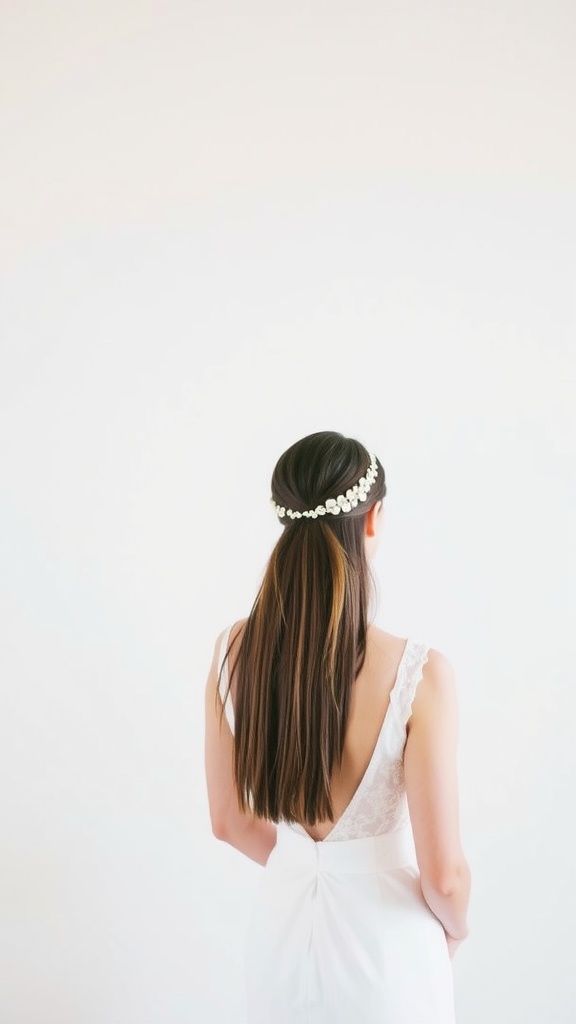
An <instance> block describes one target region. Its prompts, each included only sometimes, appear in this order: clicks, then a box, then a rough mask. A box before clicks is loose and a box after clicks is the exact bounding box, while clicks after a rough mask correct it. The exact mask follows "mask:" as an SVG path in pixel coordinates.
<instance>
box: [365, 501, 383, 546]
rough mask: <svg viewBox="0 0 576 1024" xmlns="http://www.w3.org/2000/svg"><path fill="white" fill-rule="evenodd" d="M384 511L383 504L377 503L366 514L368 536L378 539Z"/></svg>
mask: <svg viewBox="0 0 576 1024" xmlns="http://www.w3.org/2000/svg"><path fill="white" fill-rule="evenodd" d="M381 510H382V502H381V501H377V502H376V503H375V504H374V505H372V508H369V509H368V511H367V513H366V536H367V537H376V536H377V534H378V532H379V528H380V518H379V515H380V512H381Z"/></svg>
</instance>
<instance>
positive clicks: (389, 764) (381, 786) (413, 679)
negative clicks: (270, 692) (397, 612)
mask: <svg viewBox="0 0 576 1024" xmlns="http://www.w3.org/2000/svg"><path fill="white" fill-rule="evenodd" d="M228 635H229V634H228V633H227V634H226V635H225V636H224V638H223V642H222V651H221V655H220V665H222V661H223V658H224V652H225V650H226V646H227V643H228ZM427 658H428V648H427V647H426V645H425V644H423V643H421V642H419V641H416V640H410V639H409V640H407V641H406V646H405V648H404V652H403V654H402V658H401V660H400V664H399V666H398V672H397V675H396V680H395V683H394V686H393V687H392V691H391V693H390V703H389V706H388V709H387V711H386V714H385V716H384V721H383V723H382V727H381V729H380V733H379V735H378V739H377V740H376V744H375V746H374V750H373V753H372V757H371V758H370V761H369V764H368V767H367V769H366V771H365V772H364V775H363V776H362V779H361V780H360V783H359V785H358V787H357V789H356V792H355V793H354V796H353V797H352V799H351V800H350V803H349V804H348V806H347V807H346V809H345V810H344V811H343V813H342V814H341V816H340V817H339V818H338V821H336V823H335V824H334V826H333V828H332V829H331V830H330V832H329V833H328V835H327V836H326V837H325V839H324V840H323V842H337V841H342V840H346V839H362V838H366V837H367V836H378V835H383V834H384V833H386V832H395V831H396V830H397V829H401V828H403V827H404V826H406V825H408V824H409V816H408V803H407V800H406V789H405V785H404V748H405V745H406V726H407V723H408V719H409V718H410V715H411V712H412V702H413V700H414V697H415V694H416V688H417V686H418V683H419V682H420V680H421V678H422V671H423V668H424V665H425V663H426V661H427ZM227 685H228V680H227V672H226V663H224V669H223V672H222V674H221V677H220V686H221V695H222V694H224V693H225V691H226V688H227ZM225 711H226V717H227V719H228V723H229V725H230V728H231V730H232V732H234V711H233V708H232V703H231V701H230V699H229V698H228V700H227V701H226V707H225ZM292 827H293V828H294V829H295V830H296V831H299V832H304V831H305V830H304V829H303V828H302V827H301V826H300V825H294V826H292Z"/></svg>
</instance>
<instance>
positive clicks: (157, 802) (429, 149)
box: [0, 0, 576, 1024]
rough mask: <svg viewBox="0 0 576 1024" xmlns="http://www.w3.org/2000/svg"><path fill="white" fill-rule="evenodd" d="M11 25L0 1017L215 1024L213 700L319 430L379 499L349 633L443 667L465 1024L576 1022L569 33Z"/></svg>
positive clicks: (229, 14)
mask: <svg viewBox="0 0 576 1024" xmlns="http://www.w3.org/2000/svg"><path fill="white" fill-rule="evenodd" d="M0 23H1V29H0V152H1V156H0V204H1V208H0V215H1V229H0V270H1V274H2V283H1V296H0V298H1V310H0V314H1V319H0V331H1V336H0V355H1V362H0V447H1V462H0V516H1V523H0V559H1V564H0V636H1V665H0V678H1V692H2V699H1V713H0V779H1V782H0V796H1V806H0V813H1V823H2V827H1V832H0V924H1V934H0V939H1V951H0V965H1V967H0V975H1V978H0V1020H1V1021H2V1024H242V1022H243V1021H244V1000H243V990H242V956H243V953H242V943H243V935H244V929H245V926H246V921H247V916H248V914H249V912H250V906H251V902H252V898H253V896H254V892H255V887H256V885H257V882H258V879H259V872H260V870H261V869H260V868H258V867H257V866H256V865H254V864H252V863H251V862H249V861H247V860H244V859H243V858H242V856H241V855H240V854H238V853H237V852H236V851H234V850H232V849H231V848H229V847H227V846H225V845H223V844H221V843H219V842H218V841H217V840H216V839H214V838H213V837H212V835H211V832H210V826H209V820H208V813H207V801H206V793H205V788H204V774H203V699H204V685H205V680H206V675H207V672H208V668H209V664H210V660H211V657H212V650H213V644H214V640H215V638H216V635H217V634H218V632H219V631H220V630H221V629H223V628H224V627H225V626H226V625H228V624H229V623H230V622H231V621H232V620H233V619H235V618H238V617H241V616H242V615H245V614H247V612H248V610H249V608H250V605H251V602H252V600H253V597H254V595H255V591H256V588H257V586H258V583H259V580H260V577H261V573H262V571H263V569H264V566H265V563H266V559H267V557H268V554H269V552H270V550H271V548H272V545H273V544H274V543H275V541H276V539H277V537H278V536H279V531H280V528H279V525H278V523H277V522H276V520H275V517H274V514H273V512H272V510H271V507H270V504H269V496H270V491H269V483H270V476H271V473H272V469H273V466H274V463H275V461H276V459H277V458H278V456H279V455H280V453H281V452H282V451H283V450H284V449H285V448H286V447H287V446H288V445H289V444H291V443H292V442H293V441H295V440H296V439H297V438H298V437H301V436H303V435H304V434H306V433H308V432H310V431H312V430H321V429H331V430H339V431H342V432H344V433H349V434H352V435H353V436H355V437H358V438H359V439H360V440H362V441H364V443H365V444H366V445H367V446H368V447H369V448H371V449H373V450H374V451H375V452H376V453H377V455H378V456H379V458H380V460H381V461H382V463H383V464H384V467H385V470H386V475H387V480H388V497H387V499H386V527H385V533H384V537H383V540H382V544H381V547H380V549H379V553H378V556H377V564H376V571H377V575H378V579H379V603H378V610H377V613H376V617H377V621H378V622H379V623H380V624H381V625H383V626H384V627H385V628H388V629H390V630H392V631H395V632H397V633H399V634H401V635H403V636H408V635H410V636H414V637H417V638H420V639H423V640H425V641H426V642H427V643H428V644H429V645H430V646H433V647H436V648H438V649H440V650H441V651H442V652H443V653H444V654H445V655H446V656H447V657H448V658H449V659H450V660H451V661H452V663H453V665H454V666H455V669H456V672H457V677H458V684H459V700H460V716H461V726H460V777H461V815H462V833H463V841H464V846H465V850H466V853H467V856H468V859H469V861H470V864H471V868H472V872H473V895H472V903H471V912H470V924H471V936H470V938H469V940H468V941H467V943H465V944H464V945H463V946H462V947H461V949H460V951H459V952H458V954H457V957H456V960H455V961H454V972H455V985H456V997H457V1007H458V1021H459V1024H573V1022H574V1020H576V993H575V978H576V946H575V941H574V925H573V920H574V914H575V912H576V905H575V899H574V884H573V882H574V871H573V862H574V843H573V839H572V838H571V837H572V828H573V819H574V812H573V807H574V802H573V791H574V781H575V769H576V763H575V753H574V748H575V744H574V726H575V714H574V711H575V705H574V689H575V682H576V681H575V673H574V660H575V659H574V626H575V611H576V602H575V586H574V584H575V575H576V558H575V521H576V518H575V511H576V509H575V502H574V493H575V487H574V484H575V474H574V458H575V455H576V452H575V445H574V439H575V432H574V426H575V419H574V400H575V390H574V383H575V380H574V343H575V333H574V328H575V317H574V294H575V292H574V285H575V279H576V275H575V269H576V262H575V254H576V245H575V241H576V191H575V183H576V146H575V134H574V114H575V105H574V97H575V96H576V74H575V62H574V53H575V47H576V8H575V7H574V5H573V4H571V3H570V2H568V0H542V2H537V0H499V2H498V3H496V2H493V0H486V2H471V3H456V2H441V3H425V2H423V0H421V2H417V0H414V2H410V0H409V2H404V3H399V2H397V0H392V2H386V0H381V2H375V0H356V2H354V3H343V2H341V0H332V2H330V3H328V2H324V0H310V2H307V3H304V2H302V0H293V2H290V3H280V2H275V0H271V2H270V0H269V2H267V3H264V2H254V0H248V2H243V3H241V2H236V3H234V2H232V0H188V2H184V0H165V2H163V3H160V2H158V0H142V2H136V0H123V2H122V0H121V2H118V3H111V2H110V0H101V2H99V3H95V2H89V0H80V2H74V3H72V2H71V0H61V2H56V0H44V2H41V0H22V2H20V3H17V4H16V3H9V2H2V3H0ZM271 1024H272V1022H271ZM355 1024H356V1022H355ZM357 1024H361V1022H357ZM414 1024H417V1022H414Z"/></svg>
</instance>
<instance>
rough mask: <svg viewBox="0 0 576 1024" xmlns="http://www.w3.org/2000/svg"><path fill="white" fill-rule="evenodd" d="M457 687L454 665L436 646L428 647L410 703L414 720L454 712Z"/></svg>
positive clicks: (411, 722)
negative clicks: (412, 700) (420, 674)
mask: <svg viewBox="0 0 576 1024" xmlns="http://www.w3.org/2000/svg"><path fill="white" fill-rule="evenodd" d="M456 702H457V687H456V675H455V672H454V667H453V665H452V663H451V662H450V661H449V659H448V658H447V657H446V655H445V654H443V653H442V652H441V651H438V650H436V648H434V647H432V648H429V650H428V652H427V659H426V661H425V663H424V665H423V668H422V678H421V680H420V682H419V684H418V687H417V689H416V694H415V696H414V702H413V705H412V718H411V720H410V722H409V728H410V727H412V726H413V724H414V721H415V720H418V719H419V718H422V717H424V716H425V717H426V718H428V719H430V718H436V717H437V716H438V715H440V716H442V717H443V716H446V714H449V715H453V714H455V713H456Z"/></svg>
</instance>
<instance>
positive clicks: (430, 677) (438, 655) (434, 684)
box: [422, 647, 456, 693]
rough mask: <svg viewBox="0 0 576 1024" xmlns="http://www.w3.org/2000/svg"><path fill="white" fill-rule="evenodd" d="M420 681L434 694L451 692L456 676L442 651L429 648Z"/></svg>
mask: <svg viewBox="0 0 576 1024" xmlns="http://www.w3.org/2000/svg"><path fill="white" fill-rule="evenodd" d="M422 681H423V682H424V681H425V683H426V687H427V688H428V689H430V690H435V691H436V692H441V691H444V692H447V693H448V692H451V691H452V690H454V688H455V686H456V675H455V672H454V667H453V665H452V662H451V661H449V660H448V658H447V657H446V655H445V654H443V653H442V651H438V650H436V648H435V647H431V648H429V650H428V653H427V658H426V662H425V664H424V667H423V670H422Z"/></svg>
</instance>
